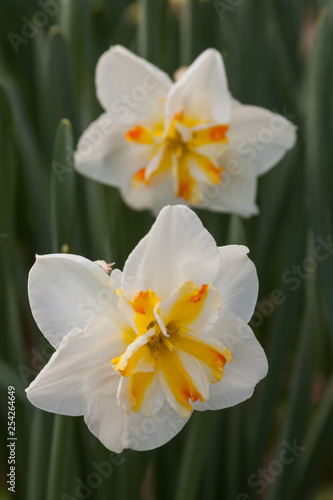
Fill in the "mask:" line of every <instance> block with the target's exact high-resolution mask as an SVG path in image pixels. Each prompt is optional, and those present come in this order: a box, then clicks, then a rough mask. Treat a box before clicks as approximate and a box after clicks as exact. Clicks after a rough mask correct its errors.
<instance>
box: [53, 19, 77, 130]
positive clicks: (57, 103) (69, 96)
mask: <svg viewBox="0 0 333 500" xmlns="http://www.w3.org/2000/svg"><path fill="white" fill-rule="evenodd" d="M45 85H46V95H45V98H46V103H45V106H46V109H47V114H48V126H49V134H50V140H53V137H54V134H55V131H56V128H57V126H58V123H59V121H60V120H62V119H63V118H67V119H69V120H70V121H71V123H72V124H73V128H74V135H75V137H77V135H78V127H77V110H76V99H75V92H74V84H73V76H72V63H71V61H70V58H69V54H68V49H67V45H66V42H65V40H64V36H63V34H62V32H61V30H60V28H59V26H52V27H51V28H50V30H49V32H48V34H47V37H46V42H45Z"/></svg>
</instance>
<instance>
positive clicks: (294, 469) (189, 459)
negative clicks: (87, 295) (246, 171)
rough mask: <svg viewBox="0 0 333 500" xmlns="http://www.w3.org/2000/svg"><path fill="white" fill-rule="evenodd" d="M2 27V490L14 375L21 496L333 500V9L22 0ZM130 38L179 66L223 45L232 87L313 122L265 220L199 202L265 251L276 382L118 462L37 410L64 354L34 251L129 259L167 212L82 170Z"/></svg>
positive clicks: (257, 319) (269, 197)
mask: <svg viewBox="0 0 333 500" xmlns="http://www.w3.org/2000/svg"><path fill="white" fill-rule="evenodd" d="M0 26H1V47H0V159H1V160H0V161H1V166H0V277H1V299H0V315H1V336H0V372H1V375H0V391H1V413H0V426H1V427H0V434H1V449H0V474H1V491H0V499H1V500H5V499H7V498H11V497H10V494H9V493H8V491H7V487H8V485H7V484H6V481H7V474H8V472H9V465H8V463H7V459H8V448H7V447H6V437H7V422H8V419H7V412H8V408H7V387H8V386H9V385H10V386H14V387H15V389H16V436H17V442H16V493H15V494H13V495H12V496H13V497H15V498H17V499H20V500H45V499H46V500H56V499H61V500H66V499H67V500H71V499H72V500H73V499H77V500H79V499H81V498H82V499H87V498H91V499H96V500H109V499H111V498H119V499H124V500H126V499H133V500H134V499H144V500H146V499H147V500H154V499H156V500H167V499H175V500H194V499H200V500H215V499H216V500H220V499H221V500H229V499H235V500H249V499H265V500H266V499H267V500H280V499H281V498H283V499H284V500H299V499H315V500H330V499H333V475H332V469H333V452H332V450H333V370H332V347H333V307H332V306H333V248H332V239H333V238H332V232H333V231H332V230H333V228H332V191H333V183H332V167H333V141H332V131H333V91H332V90H333V50H332V49H333V2H332V1H325V0H322V1H319V0H318V1H314V0H307V1H306V0H225V1H223V0H214V1H210V0H206V1H198V0H187V1H177V0H172V1H171V0H169V1H167V0H141V1H139V2H131V1H124V0H45V1H43V0H41V1H38V2H37V1H32V0H11V1H10V2H9V1H3V2H1V4H0ZM115 43H117V44H122V45H125V46H126V47H128V48H130V49H131V50H132V51H134V52H135V53H138V54H139V55H141V56H143V57H146V58H147V59H149V60H150V61H151V62H153V63H154V64H156V65H158V66H159V67H160V68H161V69H163V70H164V71H166V72H168V73H169V74H170V75H171V76H172V75H173V73H174V71H175V70H177V68H179V67H180V66H182V65H187V64H189V63H191V62H192V61H193V59H194V58H195V57H196V56H197V55H198V54H200V52H201V51H202V50H204V49H206V48H207V47H215V48H216V49H218V50H219V51H221V53H222V55H223V58H224V61H225V65H226V70H227V75H228V79H229V86H230V89H231V91H232V93H233V95H234V97H236V98H237V99H239V100H240V101H242V102H243V103H246V104H255V105H260V106H263V107H266V108H268V109H271V110H274V111H277V112H279V113H281V114H283V115H285V116H286V117H287V118H289V119H290V120H292V121H293V122H294V123H295V124H296V125H297V126H298V141H297V145H296V147H295V148H294V149H293V150H292V151H291V152H289V153H288V154H287V155H286V157H285V158H284V160H283V161H281V162H280V163H279V164H278V166H276V167H275V168H274V169H273V170H272V171H270V172H269V173H268V174H266V175H265V176H263V177H262V178H261V179H260V182H259V192H258V204H259V208H260V214H259V216H256V217H252V218H251V219H249V220H242V219H240V218H239V217H236V216H229V215H224V214H213V213H209V212H204V211H198V213H199V216H200V217H201V219H202V221H203V223H204V225H205V226H206V227H207V228H208V229H209V231H210V232H211V233H212V234H213V235H214V237H215V239H216V241H217V243H218V244H219V245H222V244H227V243H242V244H246V245H247V246H249V248H250V257H251V259H252V260H253V261H254V262H255V264H256V266H257V270H258V275H259V282H260V291H259V300H258V305H257V309H256V311H255V314H254V317H253V319H252V322H251V326H252V327H253V329H254V331H255V333H256V335H257V337H258V338H259V340H260V342H261V343H262V345H263V346H264V348H265V351H266V353H267V356H268V360H269V366H270V370H269V373H268V375H267V377H266V379H265V380H263V381H262V382H261V383H260V384H259V386H258V387H257V389H256V390H255V393H254V396H253V397H252V398H251V399H250V400H249V401H246V402H244V403H242V404H241V405H239V406H237V407H234V408H230V409H227V410H224V411H217V412H206V413H204V414H199V413H198V414H194V415H193V417H192V418H191V420H190V422H189V423H188V424H187V425H186V426H185V428H184V430H183V431H182V432H181V433H180V434H179V435H178V436H177V437H176V438H175V439H173V440H172V441H171V442H169V443H168V444H167V445H165V446H163V447H162V448H160V449H157V450H153V451H150V452H131V451H125V452H124V453H122V454H120V455H115V454H113V453H110V452H109V451H108V450H106V449H105V448H104V447H103V446H102V445H101V444H100V443H99V442H98V441H97V439H95V438H94V436H92V435H91V434H90V433H89V431H88V429H87V428H86V427H85V425H84V423H83V419H82V418H78V417H77V418H65V417H58V416H54V415H51V414H47V413H45V412H42V411H39V410H38V409H36V408H34V407H33V406H32V405H31V404H30V403H29V402H28V400H27V399H26V397H25V393H24V388H25V387H26V386H27V385H28V384H29V383H30V382H31V381H32V380H33V379H34V377H35V376H36V374H37V373H38V372H39V370H40V369H41V367H42V366H43V365H44V364H45V363H46V361H47V360H48V358H49V357H50V355H51V353H52V349H51V348H50V346H49V345H48V343H47V342H46V340H44V338H43V336H42V334H41V333H40V332H39V330H38V328H37V326H36V325H35V323H34V321H33V319H32V316H31V313H30V309H29V303H28V298H27V292H26V283H27V275H28V272H29V269H30V267H31V266H32V264H33V262H34V259H35V257H34V256H35V254H36V253H39V254H43V253H51V252H58V251H66V250H69V251H70V252H71V253H77V254H80V255H84V256H85V257H87V258H89V259H92V260H96V259H105V260H106V261H107V262H112V261H115V262H116V266H117V267H119V268H122V266H123V264H124V262H125V260H126V257H127V255H128V254H129V252H130V251H131V250H132V249H133V247H134V246H135V245H136V244H137V243H138V241H139V240H140V239H141V238H142V236H143V235H144V234H146V232H147V231H148V229H149V228H150V226H151V224H152V222H153V217H152V216H151V215H150V214H149V213H148V212H140V213H139V212H134V211H132V210H131V209H129V208H128V207H126V206H125V205H124V204H123V202H122V200H121V199H120V196H119V193H118V192H117V191H116V190H114V189H112V188H110V187H105V186H102V185H100V184H97V183H95V182H93V181H89V180H87V179H84V178H82V177H80V176H78V175H77V174H76V173H75V172H74V171H73V166H72V165H73V163H72V155H73V148H74V149H75V145H76V143H77V139H78V137H79V136H80V134H81V133H82V132H83V130H85V128H86V127H87V125H88V124H89V123H90V122H91V121H92V120H94V119H95V118H96V117H97V116H98V115H99V114H100V112H101V108H100V106H99V104H98V102H97V99H96V96H95V87H94V76H95V66H96V63H97V60H98V58H99V56H100V55H101V54H102V53H103V52H104V51H105V50H107V49H108V48H109V46H110V45H111V44H115ZM64 119H66V120H64ZM318 248H319V249H320V255H321V257H320V258H318V255H319V253H317V252H316V249H318ZM316 256H317V257H316ZM288 449H293V450H294V451H293V452H292V451H289V454H288V458H290V457H292V456H294V460H292V461H290V460H289V462H290V463H285V460H284V457H285V456H286V451H285V450H288ZM293 454H294V455H293ZM59 457H60V460H59ZM102 463H104V468H103V466H102V465H101V464H102ZM105 464H107V465H105Z"/></svg>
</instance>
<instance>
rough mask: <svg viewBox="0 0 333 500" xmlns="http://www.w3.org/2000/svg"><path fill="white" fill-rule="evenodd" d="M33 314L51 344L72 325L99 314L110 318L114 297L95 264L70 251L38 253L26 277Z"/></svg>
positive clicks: (105, 279)
mask: <svg viewBox="0 0 333 500" xmlns="http://www.w3.org/2000/svg"><path fill="white" fill-rule="evenodd" d="M28 292H29V301H30V306H31V310H32V314H33V316H34V318H35V321H36V323H37V325H38V327H39V328H40V329H41V331H42V332H43V334H44V335H45V337H46V338H47V339H48V341H49V342H50V343H51V344H52V345H53V347H58V346H59V345H60V342H61V340H62V339H63V337H64V336H65V335H66V334H67V333H69V332H70V331H71V330H73V328H77V327H78V328H81V329H83V328H84V327H85V326H86V325H87V324H89V323H91V322H92V321H94V320H95V319H96V318H98V317H107V318H109V319H110V320H112V315H113V314H114V312H113V304H116V302H117V298H116V297H115V295H114V292H113V289H112V287H111V285H110V277H109V276H108V275H107V273H106V272H105V271H103V269H101V268H100V267H99V266H98V265H97V264H95V263H94V262H91V261H90V260H88V259H85V258H84V257H80V256H78V255H70V254H50V255H43V256H37V260H36V262H35V264H34V265H33V266H32V268H31V270H30V273H29V280H28Z"/></svg>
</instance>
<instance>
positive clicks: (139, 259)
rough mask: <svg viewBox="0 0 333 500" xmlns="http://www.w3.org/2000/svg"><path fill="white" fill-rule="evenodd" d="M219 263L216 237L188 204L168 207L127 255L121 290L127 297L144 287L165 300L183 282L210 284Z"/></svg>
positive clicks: (131, 297)
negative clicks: (186, 205)
mask: <svg viewBox="0 0 333 500" xmlns="http://www.w3.org/2000/svg"><path fill="white" fill-rule="evenodd" d="M189 256H191V257H190V258H189ZM219 264H220V256H219V252H218V249H217V246H216V243H215V240H214V238H213V237H212V236H211V235H210V233H209V232H208V231H207V230H206V229H205V228H204V227H203V225H202V223H201V221H200V219H199V217H197V215H196V214H195V213H194V212H193V211H192V210H191V209H189V208H187V207H182V206H167V207H164V208H163V209H162V210H161V212H160V214H159V216H158V218H157V219H156V222H155V223H154V224H153V226H152V228H151V230H150V231H149V233H148V234H147V235H146V236H145V237H144V238H143V239H142V240H141V241H140V243H139V244H138V245H137V247H136V248H135V249H134V250H133V252H132V253H131V254H130V255H129V257H128V259H127V261H126V263H125V266H124V272H123V275H122V290H123V291H124V294H125V295H126V296H127V298H128V299H130V300H132V299H133V298H134V295H135V293H137V291H138V290H147V289H151V290H154V292H155V293H156V294H157V295H158V297H159V298H160V299H164V298H167V297H168V296H169V295H170V294H171V293H172V292H173V291H174V290H176V289H177V288H178V287H180V286H181V285H182V284H183V283H184V281H193V282H194V283H196V284H197V285H198V286H201V284H202V283H210V282H211V281H213V280H214V278H215V276H216V274H217V271H218V268H219Z"/></svg>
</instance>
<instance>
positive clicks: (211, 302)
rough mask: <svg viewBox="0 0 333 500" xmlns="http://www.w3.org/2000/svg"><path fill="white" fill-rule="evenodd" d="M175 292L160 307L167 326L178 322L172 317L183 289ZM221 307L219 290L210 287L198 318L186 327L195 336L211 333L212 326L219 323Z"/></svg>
mask: <svg viewBox="0 0 333 500" xmlns="http://www.w3.org/2000/svg"><path fill="white" fill-rule="evenodd" d="M182 288H183V286H181V287H180V289H177V290H175V291H174V292H173V293H172V294H171V295H170V297H168V298H167V299H165V300H164V301H163V302H162V303H161V305H160V311H161V316H162V318H163V319H164V323H165V324H167V323H168V322H169V321H176V322H177V318H173V317H171V316H170V312H171V309H172V307H173V306H174V305H175V304H176V303H177V302H178V300H179V298H180V293H181V289H182ZM220 307H221V300H220V294H219V292H218V290H217V289H216V288H214V287H211V286H210V287H209V290H208V294H207V297H206V299H205V301H204V304H203V306H202V308H201V310H200V312H199V314H198V316H197V317H195V319H194V320H193V321H192V322H191V323H188V324H187V325H186V328H187V329H188V330H189V331H190V332H191V333H195V334H198V335H200V334H204V333H207V332H209V330H210V329H211V328H212V325H213V324H214V323H215V322H216V321H217V319H218V317H219V309H220Z"/></svg>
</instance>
